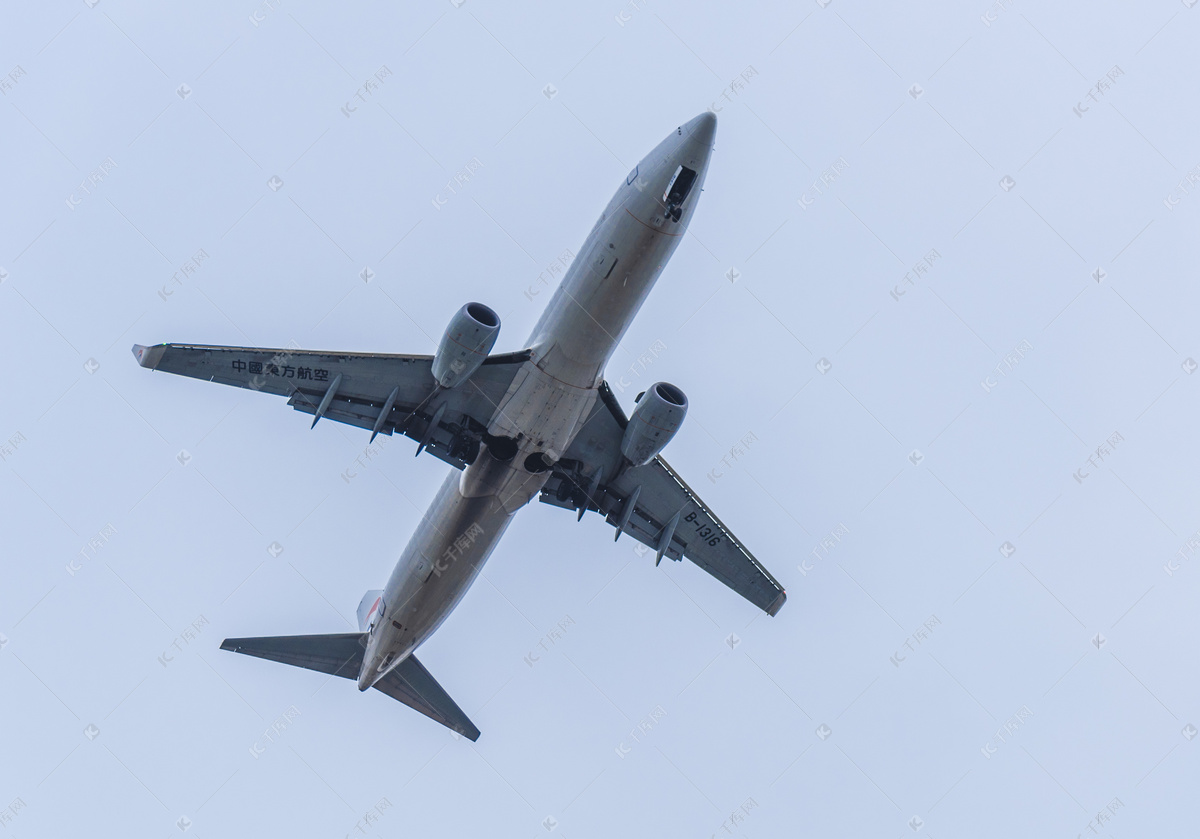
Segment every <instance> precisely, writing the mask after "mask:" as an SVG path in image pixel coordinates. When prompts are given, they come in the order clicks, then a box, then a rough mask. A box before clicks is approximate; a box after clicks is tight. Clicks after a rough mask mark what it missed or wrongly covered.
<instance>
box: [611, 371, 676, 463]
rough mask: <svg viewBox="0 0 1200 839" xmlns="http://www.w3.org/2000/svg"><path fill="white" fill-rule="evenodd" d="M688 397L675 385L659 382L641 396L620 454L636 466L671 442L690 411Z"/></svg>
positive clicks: (623, 439)
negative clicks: (688, 410)
mask: <svg viewBox="0 0 1200 839" xmlns="http://www.w3.org/2000/svg"><path fill="white" fill-rule="evenodd" d="M687 406H688V402H687V397H686V396H684V395H683V391H682V390H680V389H679V388H677V387H675V385H671V384H667V383H666V382H657V383H655V384H653V385H651V386H650V389H649V390H647V391H646V392H645V393H643V394H642V395H641V396H640V397H639V398H638V405H637V407H636V408H634V409H633V415H632V416H631V417H630V418H629V425H628V426H626V428H625V436H624V437H622V438H621V454H623V455H624V456H625V458H626V459H627V460H628V461H629V462H630V463H632V464H633V465H634V466H645V465H646V464H647V463H649V462H650V461H651V460H653V459H654V456H655V455H656V454H658V453H659V452H661V451H662V450H663V449H664V448H665V447H666V445H667V443H669V442H671V438H672V437H674V436H675V432H676V431H678V430H679V426H681V425H683V418H684V416H686V415H687Z"/></svg>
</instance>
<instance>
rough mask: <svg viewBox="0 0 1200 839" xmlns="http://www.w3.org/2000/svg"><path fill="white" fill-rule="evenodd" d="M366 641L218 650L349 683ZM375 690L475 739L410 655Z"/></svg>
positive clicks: (302, 640)
mask: <svg viewBox="0 0 1200 839" xmlns="http://www.w3.org/2000/svg"><path fill="white" fill-rule="evenodd" d="M366 641H367V636H366V634H365V633H359V632H345V633H340V634H337V635H278V636H268V637H262V638H226V639H225V640H224V641H223V642H221V649H223V650H229V651H230V652H234V653H241V654H242V655H252V656H255V657H256V658H265V659H268V660H270V661H278V662H281V663H282V664H290V665H292V666H293V667H303V668H305V669H306V670H316V671H317V672H319V673H328V674H330V675H332V676H341V677H342V678H343V679H351V680H354V679H357V678H358V671H359V670H360V669H361V668H362V661H363V651H364V649H365V646H366ZM375 688H376V689H377V690H379V691H381V692H383V693H385V694H387V695H388V696H390V697H392V698H393V699H396V700H398V701H400V702H403V703H404V704H405V705H407V706H408V707H410V708H412V709H413V710H416V711H420V712H421V713H422V714H424V715H425V716H427V717H429V718H430V719H431V720H434V721H436V722H439V723H441V724H442V725H444V726H446V727H447V728H449V729H450V730H451V731H456V732H458V733H459V734H461V735H462V736H463V737H466V738H467V739H468V740H478V739H479V729H478V728H476V727H475V724H474V723H472V722H471V720H470V719H468V717H467V715H466V714H465V713H463V710H462V709H461V708H459V707H458V705H457V703H455V701H454V700H453V699H451V698H450V695H449V694H448V693H446V691H445V690H443V689H442V686H441V685H439V684H438V683H437V680H435V679H434V678H433V676H431V675H429V671H428V670H426V669H425V667H424V665H422V664H421V662H419V661H417V657H416V656H413V655H410V656H409V657H408V658H406V659H404V660H403V661H401V662H400V663H399V664H397V665H396V666H395V667H394V668H392V671H391V672H390V673H388V674H387V675H386V676H384V677H383V678H382V679H380V680H379V681H378V682H376V683H375Z"/></svg>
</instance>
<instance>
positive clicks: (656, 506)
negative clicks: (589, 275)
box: [541, 383, 787, 615]
mask: <svg viewBox="0 0 1200 839" xmlns="http://www.w3.org/2000/svg"><path fill="white" fill-rule="evenodd" d="M628 422H629V421H628V419H626V417H625V414H624V412H623V411H622V410H621V407H620V405H618V404H617V401H616V398H615V397H614V396H613V393H612V391H611V390H610V389H609V387H608V385H607V384H606V383H601V386H600V398H599V399H597V400H596V403H595V405H594V407H593V408H592V412H591V414H590V415H589V416H588V418H587V420H586V422H585V423H584V425H583V428H582V429H581V430H580V431H579V433H578V434H576V436H575V439H574V440H573V441H572V443H571V445H570V447H569V448H568V449H567V451H566V453H565V454H564V455H563V458H562V459H561V460H560V461H559V462H558V463H556V464H555V467H554V474H553V475H552V476H551V478H550V480H549V481H547V483H546V486H545V488H544V489H543V490H542V494H541V500H542V501H544V502H546V503H548V504H554V505H555V506H558V507H565V508H567V509H569V510H576V511H581V510H598V511H599V512H600V513H601V514H602V515H603V516H604V517H605V519H606V520H607V521H608V523H609V524H611V525H613V526H614V527H617V528H620V532H621V533H628V534H629V535H630V536H632V537H633V538H634V539H637V540H638V541H639V542H641V543H642V544H644V545H647V546H648V547H649V548H651V550H653V551H655V552H656V553H658V554H659V556H658V558H659V559H661V558H662V557H663V556H665V557H668V558H670V559H674V560H679V559H682V558H684V557H687V558H688V559H690V560H691V561H692V562H694V563H695V564H696V565H698V566H700V567H701V568H703V569H704V570H705V571H707V572H708V573H709V574H711V575H712V576H714V577H716V578H717V579H718V580H720V581H721V582H722V583H724V584H725V585H727V586H729V587H730V588H731V589H733V590H734V591H736V592H737V593H738V594H740V595H741V596H742V597H744V598H746V599H747V600H749V601H750V602H751V603H753V604H754V605H755V606H757V607H758V608H760V609H762V610H763V611H764V612H766V613H767V614H769V615H775V614H776V613H777V612H778V611H779V610H780V609H781V608H783V604H784V601H786V600H787V594H786V593H785V592H784V590H783V586H782V585H780V583H779V581H778V580H776V579H775V578H774V577H773V576H771V573H770V572H769V571H767V569H766V568H765V567H763V565H762V563H760V562H759V561H758V560H757V559H755V558H754V555H753V554H751V553H750V551H748V550H746V546H745V545H743V544H742V543H741V542H739V541H738V539H737V537H735V536H734V535H733V533H732V532H731V531H730V530H729V528H727V527H726V526H725V525H724V524H723V523H722V522H721V520H720V519H718V518H717V516H716V513H714V512H713V511H712V510H711V509H709V507H708V506H707V505H706V504H705V503H704V502H703V501H702V500H701V499H700V497H699V496H698V495H696V493H695V492H693V491H692V488H691V487H689V486H688V485H687V484H686V483H685V482H684V480H683V478H681V477H680V476H679V474H678V473H677V472H676V471H675V470H674V469H672V468H671V467H670V466H669V465H668V464H667V462H666V461H665V460H663V459H662V457H661V456H659V457H655V458H654V459H653V460H651V461H650V462H649V463H647V464H646V465H644V466H635V467H626V466H625V465H623V464H622V461H621V453H620V445H621V437H622V434H623V432H624V429H625V426H626V425H627V424H628ZM597 475H599V476H600V477H599V480H598V481H597V477H596V476H597ZM609 475H611V476H613V477H612V478H608V477H606V476H609ZM593 484H594V485H593ZM580 514H581V515H582V513H580ZM618 535H619V534H618Z"/></svg>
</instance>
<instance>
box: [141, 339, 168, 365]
mask: <svg viewBox="0 0 1200 839" xmlns="http://www.w3.org/2000/svg"><path fill="white" fill-rule="evenodd" d="M165 351H166V345H165V344H159V345H158V346H156V347H143V346H142V345H141V344H134V345H133V357H134V358H136V359H137V363H138V364H140V365H142V366H143V367H149V368H150V369H151V370H153V369H154V368H155V367H157V366H158V362H160V361H162V357H163V352H165Z"/></svg>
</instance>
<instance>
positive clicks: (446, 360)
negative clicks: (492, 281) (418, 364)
mask: <svg viewBox="0 0 1200 839" xmlns="http://www.w3.org/2000/svg"><path fill="white" fill-rule="evenodd" d="M499 335H500V316H499V315H497V314H496V313H495V312H493V311H492V310H491V309H490V308H488V307H487V306H485V305H483V304H482V303H468V304H467V305H465V306H463V307H462V308H461V309H459V310H458V311H457V312H456V313H455V314H454V317H453V318H451V320H450V325H449V326H447V327H446V334H444V335H443V336H442V342H441V343H440V344H439V345H438V349H437V354H436V355H434V357H433V378H434V379H436V380H437V383H438V384H439V385H441V386H442V387H444V388H452V387H457V386H458V385H460V384H462V383H463V382H465V381H466V380H467V379H469V378H470V377H471V375H472V374H473V373H474V372H475V371H476V370H478V369H479V365H481V364H483V360H484V359H485V358H487V356H488V353H490V352H491V351H492V347H493V346H495V344H496V338H497V337H498V336H499Z"/></svg>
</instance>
